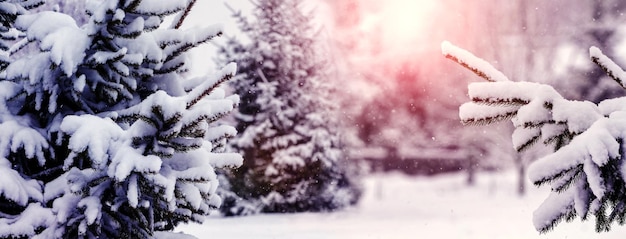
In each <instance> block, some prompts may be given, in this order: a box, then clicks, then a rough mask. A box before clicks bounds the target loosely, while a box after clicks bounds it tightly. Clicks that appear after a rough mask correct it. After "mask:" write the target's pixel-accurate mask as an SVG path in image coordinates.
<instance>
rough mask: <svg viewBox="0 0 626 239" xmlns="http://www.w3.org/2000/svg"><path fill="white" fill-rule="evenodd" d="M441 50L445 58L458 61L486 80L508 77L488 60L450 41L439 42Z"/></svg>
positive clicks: (504, 79) (502, 79) (499, 79)
mask: <svg viewBox="0 0 626 239" xmlns="http://www.w3.org/2000/svg"><path fill="white" fill-rule="evenodd" d="M441 52H442V53H443V55H444V56H445V57H446V58H448V59H450V60H453V61H455V62H457V63H459V64H460V65H461V66H463V67H465V68H467V69H469V70H470V71H472V72H474V73H475V74H476V75H478V76H480V77H481V78H483V79H485V80H487V81H492V82H495V81H509V78H507V77H506V76H505V75H504V74H503V73H502V72H500V71H499V70H497V69H496V68H495V67H493V66H492V65H491V64H489V62H487V61H485V60H483V59H480V58H478V57H476V56H474V54H472V53H471V52H469V51H466V50H465V49H462V48H460V47H457V46H455V45H453V44H452V43H450V42H447V41H444V42H443V43H442V44H441Z"/></svg>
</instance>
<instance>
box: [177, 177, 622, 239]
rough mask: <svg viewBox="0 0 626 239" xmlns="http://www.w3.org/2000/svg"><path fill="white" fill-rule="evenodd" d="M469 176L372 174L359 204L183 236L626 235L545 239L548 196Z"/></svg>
mask: <svg viewBox="0 0 626 239" xmlns="http://www.w3.org/2000/svg"><path fill="white" fill-rule="evenodd" d="M464 180H465V177H464V175H457V174H450V175H442V176H437V177H434V178H426V177H407V176H403V175H399V174H391V175H385V176H370V177H368V178H366V179H365V185H366V188H367V191H366V192H365V195H364V198H363V199H362V200H361V202H360V203H359V205H357V206H356V207H354V208H351V209H348V210H344V211H341V212H336V213H303V214H285V215H259V216H252V217H239V218H219V217H212V218H210V219H208V220H207V221H206V222H205V223H204V225H184V226H181V227H180V228H179V230H180V231H184V232H186V233H190V234H193V235H195V236H196V237H198V238H201V239H203V238H207V239H208V238H212V239H214V238H228V239H231V238H232V239H238V238H246V239H247V238H256V239H265V238H267V239H270V238H271V239H287V238H298V239H313V238H324V239H327V238H330V239H334V238H337V239H339V238H342V239H343V238H365V239H367V238H372V239H374V238H385V239H386V238H390V239H394V238H400V239H403V238H407V239H408V238H411V239H415V238H481V239H484V238H524V239H527V238H625V237H626V227H621V226H617V225H616V226H614V227H613V230H612V231H611V232H609V233H601V234H597V233H595V231H594V225H593V223H590V222H586V223H581V222H579V221H578V219H576V220H575V221H574V222H572V223H562V224H560V225H559V226H557V228H556V229H555V230H554V231H552V232H551V233H549V234H545V235H539V234H538V233H537V232H536V231H535V230H534V228H533V226H532V220H531V218H532V213H533V211H534V209H535V208H536V207H537V206H539V204H540V203H541V201H542V200H543V199H544V198H545V197H546V195H547V194H548V191H547V190H545V189H544V188H541V189H537V188H535V187H534V186H532V185H529V193H528V194H527V195H526V196H525V197H518V196H517V195H516V192H515V188H514V185H515V180H516V179H515V175H514V174H513V173H512V172H505V173H492V174H482V175H479V176H478V180H477V185H475V186H473V187H466V186H465V184H464V182H465V181H464Z"/></svg>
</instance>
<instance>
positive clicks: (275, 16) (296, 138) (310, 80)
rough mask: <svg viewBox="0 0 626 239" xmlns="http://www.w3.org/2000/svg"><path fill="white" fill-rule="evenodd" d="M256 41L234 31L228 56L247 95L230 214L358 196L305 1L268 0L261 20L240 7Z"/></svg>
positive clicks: (334, 203) (310, 207) (321, 206)
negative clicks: (252, 19) (245, 39)
mask: <svg viewBox="0 0 626 239" xmlns="http://www.w3.org/2000/svg"><path fill="white" fill-rule="evenodd" d="M236 17H237V18H238V19H239V22H240V27H241V30H242V31H243V33H244V34H245V35H246V36H247V37H248V38H249V39H250V41H251V43H249V44H244V43H242V42H241V41H238V40H236V39H231V40H230V41H229V43H228V44H227V46H225V47H224V48H223V49H222V57H223V58H224V59H225V61H233V62H237V64H238V65H239V66H240V67H239V73H238V76H237V78H238V80H237V81H234V82H235V83H233V84H232V86H233V88H234V91H235V92H236V93H237V94H239V95H240V96H241V103H240V105H239V111H238V113H237V114H235V117H236V120H237V130H238V132H239V135H240V136H239V137H238V138H236V139H234V140H233V144H232V147H233V148H234V149H236V150H238V151H239V152H240V153H242V155H243V156H244V159H245V161H244V165H243V166H242V167H240V168H239V169H236V170H234V171H231V172H227V175H226V176H227V179H228V181H229V183H230V185H231V189H230V190H231V191H230V192H231V193H230V195H231V197H233V198H234V199H233V200H231V201H230V203H228V202H227V203H228V204H229V205H228V206H224V207H222V211H223V212H224V214H225V215H239V214H247V213H254V212H258V211H261V212H301V211H328V210H334V209H338V208H342V207H345V206H347V205H349V204H351V203H354V202H355V201H356V200H357V198H358V189H357V187H356V184H355V183H354V182H353V181H352V179H351V178H350V177H349V175H348V174H347V172H346V165H344V164H345V162H344V161H343V159H344V158H343V155H342V151H341V147H342V145H341V142H340V138H339V135H338V128H337V124H336V122H334V120H333V118H332V112H333V95H332V93H333V92H332V89H331V87H330V85H329V84H328V82H327V80H326V79H325V77H326V74H327V69H328V65H327V63H326V62H325V61H324V60H323V59H322V58H321V56H320V55H319V54H318V53H316V51H317V50H319V49H320V48H319V45H318V42H317V40H316V38H317V37H318V36H317V35H316V33H315V32H314V29H313V27H312V26H311V23H310V21H311V18H310V17H309V16H306V15H304V14H303V13H302V12H301V10H300V3H299V1H294V0H262V1H259V2H258V4H257V6H256V9H255V10H254V17H256V21H255V22H249V21H248V20H247V19H245V18H244V17H243V16H241V14H240V13H239V14H236Z"/></svg>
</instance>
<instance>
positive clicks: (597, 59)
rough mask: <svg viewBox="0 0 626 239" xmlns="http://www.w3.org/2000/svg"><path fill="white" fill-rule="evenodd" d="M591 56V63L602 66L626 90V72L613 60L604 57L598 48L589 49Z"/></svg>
mask: <svg viewBox="0 0 626 239" xmlns="http://www.w3.org/2000/svg"><path fill="white" fill-rule="evenodd" d="M589 56H590V57H591V61H593V62H594V63H596V64H597V65H598V66H600V68H602V70H604V71H605V72H606V74H607V75H609V77H611V79H613V80H615V81H616V82H617V83H618V84H619V85H620V86H621V87H622V88H625V89H626V83H625V82H624V79H626V72H624V70H622V68H621V67H619V66H618V65H617V64H616V63H615V62H614V61H613V60H611V58H609V57H607V56H606V55H604V54H603V53H602V51H601V50H600V49H599V48H597V47H591V48H589Z"/></svg>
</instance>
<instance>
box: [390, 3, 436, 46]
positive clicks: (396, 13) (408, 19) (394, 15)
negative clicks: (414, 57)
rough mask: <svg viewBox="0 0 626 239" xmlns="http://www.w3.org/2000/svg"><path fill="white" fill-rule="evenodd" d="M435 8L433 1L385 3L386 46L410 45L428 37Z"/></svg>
mask: <svg viewBox="0 0 626 239" xmlns="http://www.w3.org/2000/svg"><path fill="white" fill-rule="evenodd" d="M435 7H436V1H433V0H391V1H385V8H384V10H383V12H382V24H383V26H384V27H383V29H385V30H384V34H385V36H384V41H385V43H386V45H388V44H405V43H410V42H414V41H416V40H419V39H420V38H423V37H424V36H427V35H428V28H429V27H430V26H432V25H433V22H432V21H433V13H434V12H435V10H436V9H435Z"/></svg>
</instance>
